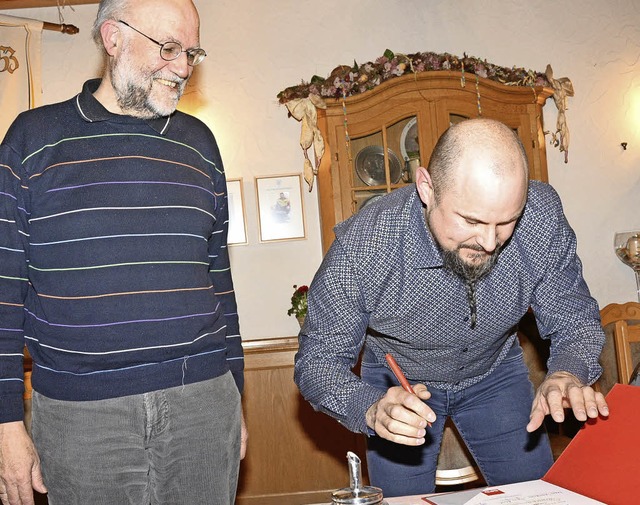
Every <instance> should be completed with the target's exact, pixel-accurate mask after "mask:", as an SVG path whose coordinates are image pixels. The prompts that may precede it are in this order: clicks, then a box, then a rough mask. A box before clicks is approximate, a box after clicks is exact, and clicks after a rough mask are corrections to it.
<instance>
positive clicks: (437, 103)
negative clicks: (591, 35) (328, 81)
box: [318, 71, 553, 252]
mask: <svg viewBox="0 0 640 505" xmlns="http://www.w3.org/2000/svg"><path fill="white" fill-rule="evenodd" d="M552 94H553V90H552V89H551V88H546V87H530V86H509V85H504V84H501V83H499V82H496V81H492V80H489V79H484V78H480V77H478V78H477V79H476V76H475V75H470V76H467V77H466V78H463V75H462V73H461V72H449V71H435V72H434V71H431V72H421V73H417V74H410V75H404V76H402V77H398V78H395V79H391V80H388V81H386V82H384V83H382V84H380V85H379V86H377V87H376V88H374V89H373V90H371V91H368V92H366V93H362V94H359V95H354V96H351V97H349V98H346V99H345V100H344V101H343V100H340V99H336V100H329V101H328V102H327V108H326V110H319V111H318V126H319V127H320V130H321V131H322V133H323V136H324V138H325V155H324V157H323V158H322V162H321V164H320V167H319V170H318V187H319V189H318V191H319V196H320V211H321V221H322V223H321V224H322V245H323V251H324V252H326V251H327V249H328V248H329V245H330V244H331V242H332V241H333V238H334V236H333V227H334V226H335V225H336V224H337V223H339V222H340V221H343V220H344V219H347V218H348V217H349V216H351V215H352V214H354V213H355V212H357V211H358V210H359V209H360V208H362V207H363V206H365V205H367V203H369V202H371V201H373V199H375V198H377V197H378V196H380V195H383V194H385V193H388V192H390V191H392V190H394V189H396V188H398V187H401V186H404V185H406V184H410V183H411V182H412V181H413V177H414V171H415V167H417V166H418V165H422V166H426V164H427V163H428V160H429V156H430V154H431V152H432V150H433V148H434V146H435V143H436V142H437V140H438V138H439V137H440V135H441V134H442V133H443V132H444V131H445V130H446V129H447V128H448V127H449V126H450V125H451V124H453V123H457V122H459V121H463V120H465V119H468V118H475V117H487V118H493V119H497V120H500V121H502V122H503V123H505V124H507V125H508V126H510V127H511V128H513V129H514V130H515V131H516V132H517V133H518V135H519V136H520V138H521V139H522V142H523V144H524V147H525V149H526V151H527V156H528V158H529V165H530V171H531V178H532V179H538V180H543V181H546V180H547V159H546V151H545V143H544V133H543V121H542V107H543V105H544V103H545V101H546V100H547V98H549V97H550V96H551V95H552Z"/></svg>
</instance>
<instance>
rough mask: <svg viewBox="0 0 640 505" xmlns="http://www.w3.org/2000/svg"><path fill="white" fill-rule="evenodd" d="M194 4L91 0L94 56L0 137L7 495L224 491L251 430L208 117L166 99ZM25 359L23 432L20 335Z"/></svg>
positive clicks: (104, 504)
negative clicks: (27, 416)
mask: <svg viewBox="0 0 640 505" xmlns="http://www.w3.org/2000/svg"><path fill="white" fill-rule="evenodd" d="M199 23H200V22H199V18H198V12H197V11H196V8H195V6H194V5H193V3H192V2H191V0H102V1H101V2H100V5H99V7H98V15H97V19H96V22H95V25H94V31H93V35H94V39H95V41H96V42H97V43H98V44H99V47H100V48H101V49H103V52H104V56H105V72H104V75H103V77H102V79H95V80H90V81H88V82H86V83H85V84H84V87H83V89H82V91H81V92H80V93H79V94H78V95H76V96H75V97H73V98H71V99H70V100H67V101H66V102H62V103H59V104H54V105H50V106H46V107H41V108H39V109H34V110H31V111H28V112H26V113H24V114H22V115H20V117H19V118H18V119H17V120H16V121H15V122H14V124H13V126H12V127H11V129H10V130H9V132H8V133H7V136H6V138H5V140H4V142H3V143H2V145H1V146H0V499H1V500H2V503H3V504H4V505H32V504H33V491H32V487H33V488H34V489H36V490H37V491H40V492H46V491H48V494H49V496H48V499H49V504H50V505H127V504H130V505H149V504H165V505H178V504H189V505H200V504H207V505H212V504H213V505H232V504H233V503H235V494H236V484H237V480H238V469H239V464H240V459H241V458H242V455H243V454H244V447H245V444H246V431H245V430H244V423H243V418H242V408H241V403H240V393H241V391H242V384H243V353H242V346H241V342H240V334H239V327H238V315H237V310H236V301H235V295H234V291H233V283H232V279H231V273H230V270H229V257H228V254H227V247H226V241H227V223H228V208H227V194H226V182H225V175H224V170H223V167H222V161H221V159H220V153H219V151H218V147H217V145H216V141H215V139H214V137H213V134H212V133H211V131H210V130H209V129H208V128H207V127H206V126H205V125H204V124H203V123H202V122H201V121H199V120H198V119H196V118H194V117H192V116H189V115H187V114H184V113H181V112H177V111H176V106H177V104H178V101H179V99H180V97H181V95H182V93H183V91H184V89H185V85H186V82H187V80H188V79H189V77H190V76H191V74H192V72H193V70H194V67H195V66H196V65H198V64H199V63H201V62H202V61H203V60H204V58H205V56H206V52H205V51H204V49H202V48H201V47H200V41H199ZM25 343H26V345H27V346H28V348H29V351H30V354H31V356H32V358H33V375H32V384H33V389H34V394H33V421H32V431H31V435H32V437H33V441H32V439H31V438H30V437H29V434H28V432H27V430H26V428H25V426H24V423H23V421H22V418H23V412H22V410H23V407H22V392H23V383H22V376H23V365H22V353H23V349H24V346H25Z"/></svg>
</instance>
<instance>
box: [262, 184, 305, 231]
mask: <svg viewBox="0 0 640 505" xmlns="http://www.w3.org/2000/svg"><path fill="white" fill-rule="evenodd" d="M256 195H257V201H258V219H259V222H260V241H261V242H269V241H272V240H294V239H303V238H305V226H304V208H303V203H302V178H301V177H300V175H277V176H270V177H256Z"/></svg>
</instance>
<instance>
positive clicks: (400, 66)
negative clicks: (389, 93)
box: [278, 49, 550, 104]
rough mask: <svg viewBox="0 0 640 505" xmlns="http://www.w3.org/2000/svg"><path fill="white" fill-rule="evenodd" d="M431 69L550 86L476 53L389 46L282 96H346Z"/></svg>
mask: <svg viewBox="0 0 640 505" xmlns="http://www.w3.org/2000/svg"><path fill="white" fill-rule="evenodd" d="M429 70H452V71H458V72H463V74H464V73H465V72H467V73H470V74H475V75H476V76H479V77H484V78H487V79H491V80H494V81H498V82H501V83H502V84H507V85H512V86H549V85H550V83H549V81H548V80H547V77H546V75H545V74H544V73H543V72H536V71H534V70H527V69H524V68H518V67H512V68H507V67H501V66H498V65H494V64H492V63H488V62H487V61H486V60H481V59H479V58H475V57H473V56H467V55H466V54H464V56H463V57H462V58H459V57H458V56H455V55H452V54H449V53H442V54H437V53H433V52H426V53H415V54H408V55H405V54H399V53H398V54H394V53H393V52H392V51H390V50H389V49H387V50H386V51H385V52H384V55H383V56H381V57H380V58H378V59H377V60H375V61H374V62H368V63H364V64H362V65H358V63H356V62H355V61H354V62H353V66H348V65H340V66H338V67H336V68H335V69H333V71H332V72H331V74H330V75H329V76H328V77H326V78H323V77H319V76H317V75H314V76H313V77H312V78H311V81H310V82H308V83H307V82H302V83H301V84H298V85H296V86H290V87H288V88H286V89H284V90H282V91H281V92H280V93H278V100H279V102H280V103H282V104H284V103H286V102H288V101H289V100H293V99H297V98H307V97H308V96H309V95H316V96H320V97H323V98H344V97H348V96H352V95H356V94H358V93H364V92H366V91H369V90H371V89H373V88H375V87H376V86H378V85H379V84H381V83H383V82H385V81H387V80H389V79H393V78H394V77H400V76H401V75H404V74H406V73H416V72H425V71H429Z"/></svg>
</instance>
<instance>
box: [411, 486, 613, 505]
mask: <svg viewBox="0 0 640 505" xmlns="http://www.w3.org/2000/svg"><path fill="white" fill-rule="evenodd" d="M423 500H424V501H425V502H426V503H428V504H430V505H606V504H605V503H603V502H600V501H597V500H593V499H592V498H587V497H586V496H582V495H579V494H577V493H574V492H573V491H569V490H568V489H564V488H562V487H560V486H556V485H555V484H551V483H549V482H545V481H543V480H532V481H529V482H518V483H516V484H506V485H504V486H494V487H487V488H484V489H473V490H469V491H463V492H462V493H447V494H444V495H440V496H433V497H429V498H423Z"/></svg>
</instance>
